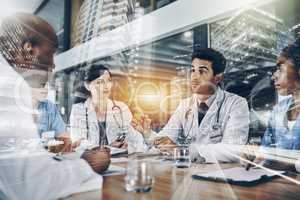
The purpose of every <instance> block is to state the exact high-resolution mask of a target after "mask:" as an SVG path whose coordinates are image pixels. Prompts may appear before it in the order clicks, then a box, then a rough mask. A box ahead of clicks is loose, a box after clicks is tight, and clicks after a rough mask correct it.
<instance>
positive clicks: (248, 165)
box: [246, 156, 255, 171]
mask: <svg viewBox="0 0 300 200" xmlns="http://www.w3.org/2000/svg"><path fill="white" fill-rule="evenodd" d="M254 159H255V156H252V157H251V158H250V159H249V162H253V161H254ZM251 165H252V164H251V163H247V165H246V171H249V169H250V167H251Z"/></svg>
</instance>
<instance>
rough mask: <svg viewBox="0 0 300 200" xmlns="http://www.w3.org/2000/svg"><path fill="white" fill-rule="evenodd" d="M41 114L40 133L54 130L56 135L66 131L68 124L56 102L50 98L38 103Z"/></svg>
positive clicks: (39, 118) (38, 120)
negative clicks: (52, 101)
mask: <svg viewBox="0 0 300 200" xmlns="http://www.w3.org/2000/svg"><path fill="white" fill-rule="evenodd" d="M38 112H39V116H38V119H37V127H38V133H39V135H40V137H42V135H43V133H44V132H48V131H54V133H55V137H57V136H59V135H60V134H62V133H64V132H66V125H65V122H64V121H63V119H62V117H61V115H60V113H59V111H58V109H57V107H56V105H55V104H53V103H51V102H50V101H48V100H45V101H41V102H39V103H38Z"/></svg>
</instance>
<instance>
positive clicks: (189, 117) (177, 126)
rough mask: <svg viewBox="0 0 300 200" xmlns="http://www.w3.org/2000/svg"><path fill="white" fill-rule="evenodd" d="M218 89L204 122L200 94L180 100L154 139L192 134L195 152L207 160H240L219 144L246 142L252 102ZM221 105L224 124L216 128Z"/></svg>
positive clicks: (175, 137) (220, 120) (221, 122)
mask: <svg viewBox="0 0 300 200" xmlns="http://www.w3.org/2000/svg"><path fill="white" fill-rule="evenodd" d="M216 92H217V93H216V98H215V99H214V101H213V102H212V104H211V105H210V107H209V109H208V111H207V113H206V115H205V116H204V118H203V120H202V123H201V124H200V126H198V106H197V99H196V98H197V96H196V95H193V96H192V97H190V98H187V99H184V100H183V101H182V102H181V103H180V104H179V106H178V108H177V109H176V111H175V112H174V113H173V115H172V116H171V118H170V119H169V121H168V123H167V125H166V126H165V127H164V128H163V130H161V131H160V132H159V133H158V134H157V133H153V134H152V136H151V137H152V139H153V138H154V137H157V136H168V137H169V138H171V139H172V140H173V141H174V142H176V143H178V142H179V137H180V136H181V137H182V138H185V137H186V138H190V139H192V141H193V142H192V146H191V147H193V148H191V149H192V154H194V153H196V152H193V151H197V153H200V155H201V156H202V157H204V158H205V160H206V162H209V163H216V162H218V161H223V162H232V161H237V159H236V158H233V157H232V156H230V155H228V154H226V153H225V152H223V151H222V146H221V145H219V144H240V145H243V144H246V142H247V139H248V131H249V122H250V120H249V109H248V104H247V101H246V99H244V98H242V97H240V96H238V95H235V94H232V93H229V92H226V91H223V90H221V89H220V88H219V89H218V90H217V91H216ZM220 106H221V107H220ZM219 108H220V114H219V125H220V128H219V129H218V130H213V128H212V127H213V125H216V124H217V122H216V120H217V112H218V109H219ZM189 110H190V112H189V114H187V112H188V111H189Z"/></svg>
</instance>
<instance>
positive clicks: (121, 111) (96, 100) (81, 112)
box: [70, 65, 145, 152]
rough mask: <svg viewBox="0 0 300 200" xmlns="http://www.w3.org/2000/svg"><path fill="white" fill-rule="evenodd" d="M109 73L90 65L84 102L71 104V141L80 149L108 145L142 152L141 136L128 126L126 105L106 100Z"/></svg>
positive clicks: (109, 84) (100, 66)
mask: <svg viewBox="0 0 300 200" xmlns="http://www.w3.org/2000/svg"><path fill="white" fill-rule="evenodd" d="M111 87H112V80H111V73H110V71H109V69H108V68H106V67H105V66H103V65H92V66H91V67H90V68H89V70H88V71H87V74H86V76H85V88H86V89H87V91H86V92H87V93H88V96H89V97H88V98H87V100H86V101H84V102H81V103H77V104H74V105H73V106H72V111H71V116H70V126H71V139H72V141H73V142H77V141H79V142H80V143H81V144H80V146H79V149H80V148H86V147H89V146H91V145H92V146H98V145H101V144H104V145H111V146H114V147H118V148H128V151H129V152H142V151H144V148H145V145H144V139H143V136H142V134H140V133H139V132H137V131H136V130H135V129H134V128H133V127H132V126H131V124H130V123H131V119H132V114H131V112H130V110H129V108H128V106H127V105H126V104H125V103H123V102H120V101H115V100H112V99H110V98H109V96H110V92H111Z"/></svg>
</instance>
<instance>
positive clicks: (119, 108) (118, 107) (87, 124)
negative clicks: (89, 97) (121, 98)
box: [85, 100, 126, 142]
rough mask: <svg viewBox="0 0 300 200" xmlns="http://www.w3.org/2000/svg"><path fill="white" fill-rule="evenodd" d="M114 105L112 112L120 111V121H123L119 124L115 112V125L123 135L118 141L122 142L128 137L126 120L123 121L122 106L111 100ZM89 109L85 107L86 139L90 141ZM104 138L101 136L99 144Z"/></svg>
mask: <svg viewBox="0 0 300 200" xmlns="http://www.w3.org/2000/svg"><path fill="white" fill-rule="evenodd" d="M111 101H112V103H113V107H112V108H111V110H112V111H115V110H119V114H120V119H121V123H119V122H118V120H117V117H116V115H115V113H114V112H113V118H114V121H115V123H116V124H117V126H118V128H119V130H121V132H122V133H121V134H120V135H119V136H118V138H117V140H118V141H121V140H124V139H125V137H126V134H125V132H124V119H123V111H122V109H121V107H120V106H118V105H117V104H116V103H115V101H114V100H111ZM106 115H107V112H106ZM88 118H89V116H88V107H87V106H86V107H85V120H86V130H87V132H86V138H87V140H88V139H89V135H90V127H89V121H88ZM105 123H106V117H105ZM105 137H106V134H105ZM102 139H103V138H100V135H99V142H100V141H101V140H102Z"/></svg>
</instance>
